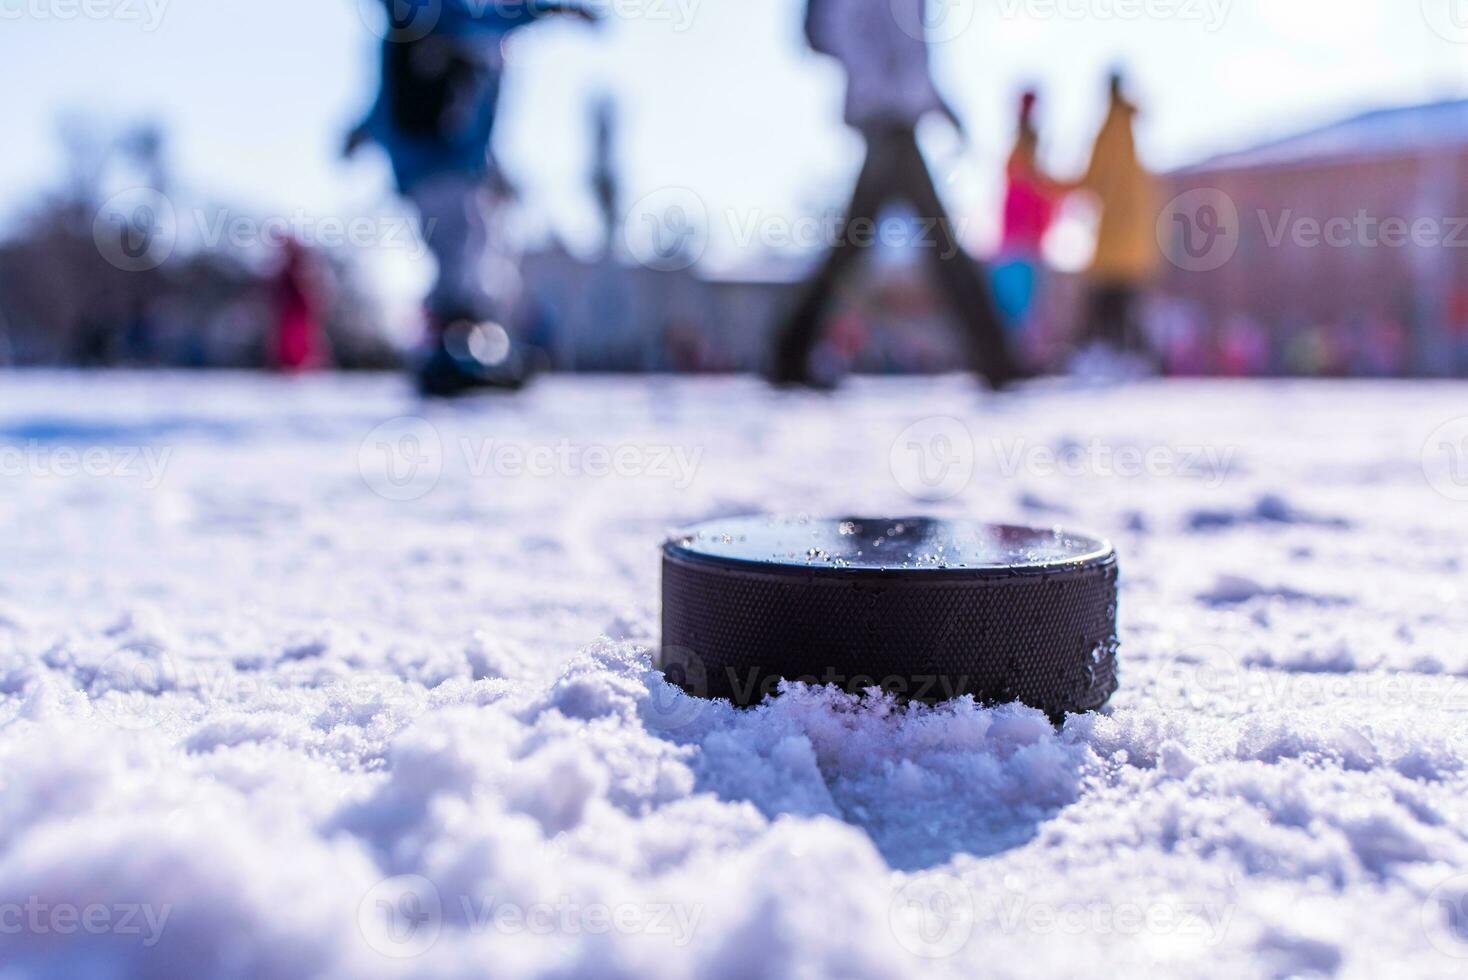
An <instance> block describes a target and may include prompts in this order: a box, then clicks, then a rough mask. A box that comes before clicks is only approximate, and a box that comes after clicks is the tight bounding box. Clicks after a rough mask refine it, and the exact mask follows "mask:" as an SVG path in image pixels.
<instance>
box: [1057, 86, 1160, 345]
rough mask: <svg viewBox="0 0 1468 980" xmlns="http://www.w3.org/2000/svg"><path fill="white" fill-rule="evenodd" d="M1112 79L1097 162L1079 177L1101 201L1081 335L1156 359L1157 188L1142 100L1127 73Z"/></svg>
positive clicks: (1080, 184) (1094, 151)
mask: <svg viewBox="0 0 1468 980" xmlns="http://www.w3.org/2000/svg"><path fill="white" fill-rule="evenodd" d="M1107 86H1108V100H1109V106H1108V109H1107V112H1106V119H1105V121H1104V122H1103V123H1102V124H1101V129H1100V131H1099V132H1098V133H1097V135H1096V142H1095V145H1094V147H1093V149H1092V151H1091V162H1090V165H1089V166H1088V167H1087V168H1086V173H1085V175H1084V176H1083V177H1081V179H1080V180H1079V181H1078V182H1077V184H1076V186H1077V187H1078V188H1079V189H1081V190H1085V191H1088V192H1090V194H1091V195H1092V196H1093V197H1094V198H1095V200H1096V203H1097V206H1098V207H1099V208H1100V222H1099V224H1098V226H1097V229H1096V252H1095V255H1094V257H1093V258H1092V260H1091V267H1090V270H1089V272H1088V276H1087V278H1088V289H1089V296H1088V299H1087V301H1086V313H1085V317H1086V319H1085V323H1084V324H1083V329H1082V334H1081V341H1082V343H1083V344H1086V343H1090V344H1100V345H1104V346H1105V347H1106V348H1109V349H1110V350H1111V351H1112V352H1116V353H1122V354H1127V355H1130V356H1131V357H1133V358H1140V359H1143V360H1147V361H1150V360H1151V358H1152V351H1151V350H1150V347H1151V345H1150V344H1149V342H1148V340H1147V338H1146V336H1145V334H1144V331H1143V329H1142V324H1141V316H1140V309H1139V306H1140V303H1139V301H1140V298H1141V294H1142V291H1143V290H1144V289H1145V288H1146V285H1147V283H1148V282H1149V281H1150V280H1151V279H1152V276H1153V275H1154V274H1155V273H1156V271H1157V266H1158V263H1159V260H1160V258H1161V255H1160V249H1159V247H1158V244H1157V231H1156V221H1157V202H1156V188H1155V186H1154V183H1153V178H1152V175H1151V174H1150V173H1148V171H1147V168H1146V167H1145V166H1143V165H1142V162H1141V160H1140V159H1138V157H1137V146H1136V139H1135V135H1134V133H1133V124H1134V121H1135V119H1136V116H1137V107H1136V105H1135V104H1133V103H1132V102H1131V101H1130V100H1129V99H1128V98H1127V97H1126V94H1125V92H1124V86H1125V82H1124V79H1123V78H1122V75H1121V73H1120V72H1113V73H1112V75H1111V77H1110V79H1109V80H1108V82H1107Z"/></svg>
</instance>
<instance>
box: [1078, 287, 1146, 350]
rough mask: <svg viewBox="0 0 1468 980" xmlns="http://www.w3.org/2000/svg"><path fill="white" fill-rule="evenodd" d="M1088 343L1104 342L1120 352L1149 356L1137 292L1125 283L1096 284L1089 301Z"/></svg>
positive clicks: (1085, 337) (1086, 328)
mask: <svg viewBox="0 0 1468 980" xmlns="http://www.w3.org/2000/svg"><path fill="white" fill-rule="evenodd" d="M1082 339H1083V341H1085V342H1087V343H1097V342H1099V343H1103V344H1106V345H1108V346H1110V347H1114V348H1116V349H1117V350H1119V351H1129V352H1133V353H1138V354H1145V353H1147V347H1148V344H1147V339H1146V337H1144V336H1143V335H1142V326H1141V323H1140V322H1138V319H1137V289H1136V287H1135V286H1132V285H1128V284H1124V283H1105V282H1103V283H1097V284H1096V285H1094V286H1092V287H1091V294H1090V298H1089V300H1088V301H1087V310H1086V326H1085V334H1084V337H1083V338H1082Z"/></svg>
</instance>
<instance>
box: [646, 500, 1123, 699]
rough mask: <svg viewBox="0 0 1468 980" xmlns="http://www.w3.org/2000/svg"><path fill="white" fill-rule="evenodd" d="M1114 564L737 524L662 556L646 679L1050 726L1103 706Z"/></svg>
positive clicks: (699, 689)
mask: <svg viewBox="0 0 1468 980" xmlns="http://www.w3.org/2000/svg"><path fill="white" fill-rule="evenodd" d="M1116 578H1117V564H1116V553H1115V551H1114V550H1113V549H1112V547H1111V545H1110V544H1109V543H1107V542H1106V541H1104V540H1101V539H1099V538H1095V537H1091V536H1088V535H1084V534H1075V533H1072V532H1068V531H1064V530H1060V529H1058V528H1050V529H1037V528H1026V527H1013V526H1005V525H988V524H981V523H975V522H969V521H948V520H936V519H930V518H897V519H879V518H864V517H846V518H836V519H831V520H816V519H810V518H780V517H743V518H733V519H729V520H721V521H715V522H711V523H708V524H702V525H699V526H696V527H693V528H690V529H688V530H687V531H685V532H683V533H681V534H679V535H677V536H676V537H674V538H672V539H671V540H669V541H668V542H667V543H666V544H665V545H664V547H663V635H662V644H661V650H660V658H659V664H660V666H661V667H662V669H663V671H664V672H665V674H666V675H667V676H668V677H669V679H671V680H672V681H674V682H675V683H677V684H679V685H680V686H681V687H683V689H684V690H686V691H688V692H690V693H692V694H696V695H699V696H702V697H711V698H727V699H729V700H730V701H732V702H733V703H735V704H737V705H741V706H748V705H753V704H758V703H759V702H760V701H762V700H763V699H764V698H765V697H766V696H767V695H770V694H773V693H775V692H776V689H777V687H778V685H779V682H780V680H781V679H782V678H783V679H787V680H795V681H804V682H806V683H811V684H835V685H837V686H838V687H841V688H842V689H844V690H846V691H848V692H850V693H861V692H863V691H865V690H867V689H869V688H871V687H874V686H875V687H880V688H882V689H883V690H886V691H889V692H892V693H894V694H897V695H899V696H901V697H905V698H912V699H917V700H922V701H926V702H930V703H935V702H939V701H946V700H949V699H951V698H955V697H959V696H961V695H965V694H971V695H973V696H974V697H975V698H977V699H978V700H979V701H981V702H984V703H990V704H993V703H1007V702H1010V701H1021V702H1023V703H1025V704H1028V705H1031V706H1033V707H1036V708H1039V709H1041V710H1043V711H1045V712H1046V713H1047V714H1049V715H1050V716H1051V717H1052V718H1055V719H1059V718H1061V717H1063V716H1064V715H1065V714H1066V713H1067V712H1082V711H1090V710H1094V709H1096V708H1099V707H1101V706H1102V705H1103V704H1105V702H1106V699H1107V698H1109V697H1110V696H1111V694H1112V692H1113V691H1115V690H1116V684H1117V681H1116V647H1117V642H1116Z"/></svg>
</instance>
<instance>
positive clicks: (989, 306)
mask: <svg viewBox="0 0 1468 980" xmlns="http://www.w3.org/2000/svg"><path fill="white" fill-rule="evenodd" d="M893 201H906V202H907V203H908V204H910V205H912V207H913V208H914V209H915V210H916V211H917V213H918V217H919V220H920V228H919V231H920V233H921V236H922V237H921V238H920V240H919V242H918V245H919V247H920V248H921V249H922V252H923V254H924V255H925V256H927V259H928V262H929V264H930V266H931V267H932V269H933V270H934V271H935V272H936V273H937V276H938V285H939V286H940V287H941V289H942V290H943V292H944V293H946V294H947V300H948V304H949V306H950V307H951V309H952V311H953V313H954V315H955V316H956V317H957V318H958V320H959V323H960V324H961V325H962V326H963V330H964V339H965V342H966V343H965V346H966V347H967V352H968V356H969V360H970V363H972V364H973V367H974V370H975V371H976V372H977V373H979V374H980V375H983V376H984V377H986V378H988V379H989V381H990V382H991V383H994V384H1004V383H1006V382H1008V381H1012V380H1014V378H1015V377H1017V376H1018V373H1019V372H1018V370H1017V369H1016V367H1015V364H1014V360H1013V358H1012V357H1011V355H1010V352H1009V349H1008V347H1006V346H1005V342H1004V331H1003V329H1002V327H1001V325H1000V320H999V314H998V313H997V312H996V310H995V306H994V300H993V297H992V296H991V295H990V293H989V284H988V276H987V274H986V273H985V272H984V270H983V268H982V267H981V266H980V265H979V263H977V262H975V261H974V260H973V259H971V258H970V257H969V255H968V253H967V252H965V251H964V250H963V248H962V246H960V245H959V244H958V240H957V238H956V237H955V236H954V234H953V225H952V222H951V221H949V219H948V215H947V213H946V212H945V211H944V210H943V203H942V201H940V200H939V199H938V192H937V190H936V189H935V188H934V187H933V180H932V177H930V176H929V174H928V168H927V164H925V163H924V162H923V157H922V154H921V153H920V152H919V151H918V145H917V139H916V137H915V135H914V133H913V130H912V129H911V127H905V128H893V129H886V130H881V131H877V132H871V133H868V134H867V157H866V162H865V163H864V164H863V165H862V169H861V176H859V177H858V178H857V180H856V191H855V192H854V193H853V194H852V197H851V206H850V207H849V208H848V209H847V212H846V217H845V219H843V221H842V223H841V228H840V231H839V233H838V235H837V238H836V242H835V245H834V246H833V247H832V249H831V251H830V253H829V254H828V255H827V257H826V261H825V264H824V265H822V266H821V269H820V271H819V272H817V273H816V274H815V276H813V277H812V278H811V280H810V281H809V282H808V283H807V284H806V286H805V289H804V292H803V293H802V295H801V297H800V300H799V301H798V302H797V303H796V304H795V309H794V310H793V311H792V312H791V314H790V316H789V318H788V319H787V320H786V321H785V323H784V325H783V326H782V327H781V328H780V330H779V332H778V333H777V334H776V336H775V351H774V355H775V356H774V374H775V377H776V378H777V379H783V380H798V379H801V378H804V377H805V376H806V371H807V368H806V361H807V359H808V358H809V356H810V352H811V349H812V348H814V347H815V345H816V342H817V340H819V338H820V332H821V318H822V314H823V313H824V312H825V309H826V305H827V303H828V302H829V300H830V298H831V294H832V293H833V292H834V291H835V288H836V284H837V281H838V280H839V279H840V277H841V275H842V273H844V272H845V271H846V269H847V267H848V266H850V265H851V263H852V262H854V261H855V260H856V259H858V258H859V257H860V256H861V255H862V254H863V253H864V252H865V251H866V250H867V249H868V248H870V247H871V246H872V245H873V244H874V243H875V239H876V237H877V234H876V230H877V219H878V217H879V216H880V214H881V211H882V209H883V207H885V206H886V205H887V204H889V203H891V202H893Z"/></svg>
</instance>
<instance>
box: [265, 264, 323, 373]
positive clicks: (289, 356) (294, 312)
mask: <svg viewBox="0 0 1468 980" xmlns="http://www.w3.org/2000/svg"><path fill="white" fill-rule="evenodd" d="M284 252H285V256H284V261H282V263H281V267H280V271H279V272H278V273H276V277H275V335H274V337H273V338H272V340H273V343H272V344H271V351H270V361H271V366H273V367H275V368H276V369H278V370H281V371H285V372H288V373H294V372H297V371H309V370H312V369H314V368H318V367H321V366H322V364H323V363H325V361H326V331H325V330H324V329H323V327H322V324H321V319H320V315H319V310H318V308H317V295H316V293H317V290H316V287H315V283H314V282H313V279H314V272H315V269H314V268H313V263H312V259H311V253H310V252H309V251H308V250H307V249H306V247H305V246H303V245H302V244H301V243H300V242H298V241H296V240H295V239H289V240H287V241H286V243H285V248H284Z"/></svg>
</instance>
